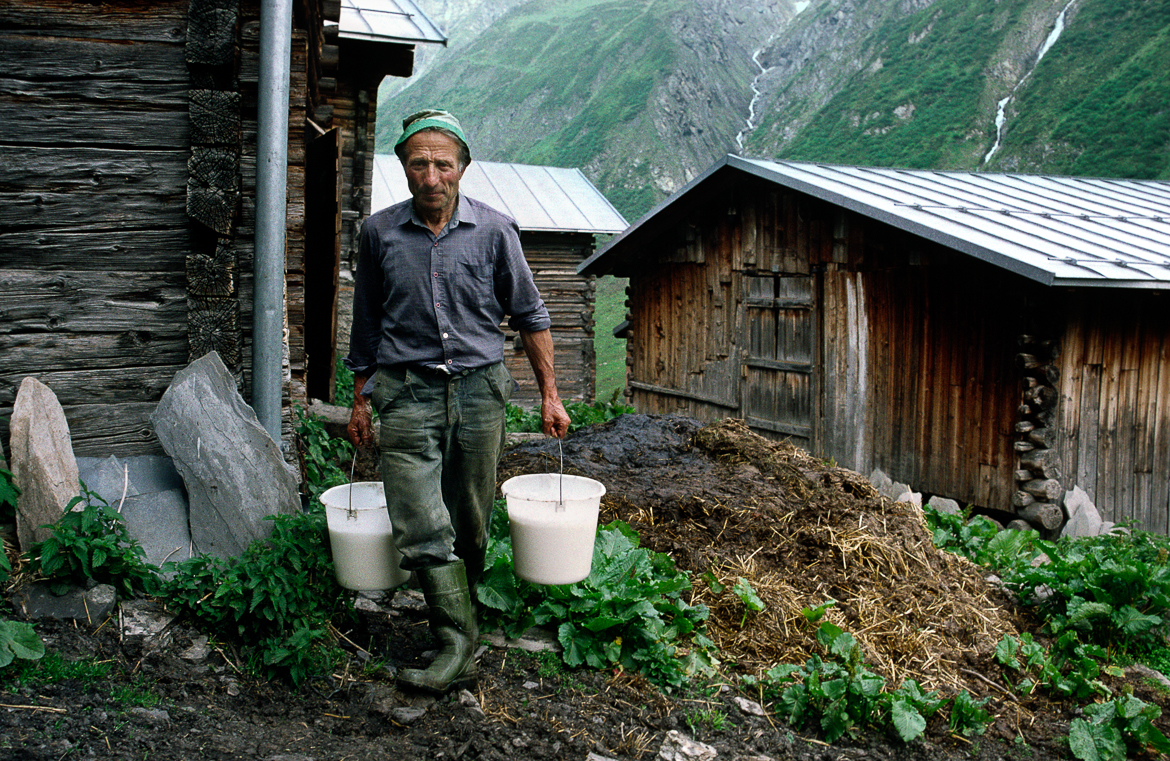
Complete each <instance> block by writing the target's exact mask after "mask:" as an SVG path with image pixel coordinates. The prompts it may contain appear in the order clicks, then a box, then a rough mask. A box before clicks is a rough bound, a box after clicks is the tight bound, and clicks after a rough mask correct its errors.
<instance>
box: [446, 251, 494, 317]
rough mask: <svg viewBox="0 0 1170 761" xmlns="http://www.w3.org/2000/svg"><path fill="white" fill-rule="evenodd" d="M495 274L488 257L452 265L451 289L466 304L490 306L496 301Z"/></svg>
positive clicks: (473, 258) (474, 258)
mask: <svg viewBox="0 0 1170 761" xmlns="http://www.w3.org/2000/svg"><path fill="white" fill-rule="evenodd" d="M494 283H495V273H494V270H493V267H492V263H491V262H490V261H489V260H488V258H487V257H486V256H483V257H472V258H460V259H457V260H456V261H455V262H453V263H452V268H451V288H452V290H454V292H455V294H456V296H457V297H458V298H459V299H460V301H463V302H464V303H472V304H477V305H483V304H488V303H490V302H491V301H493V300H494V299H495V286H494Z"/></svg>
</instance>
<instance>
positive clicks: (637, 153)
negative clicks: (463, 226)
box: [377, 0, 763, 219]
mask: <svg viewBox="0 0 1170 761" xmlns="http://www.w3.org/2000/svg"><path fill="white" fill-rule="evenodd" d="M701 5H702V3H695V2H693V1H692V0H532V2H528V3H524V4H522V5H520V6H518V7H516V8H514V9H513V10H512V11H510V12H509V13H507V14H505V15H504V16H502V17H501V18H500V19H499V20H498V21H496V22H495V23H494V24H493V25H492V26H491V27H490V28H489V29H488V30H486V31H485V32H483V33H482V34H480V35H479V36H478V37H476V38H475V40H474V41H472V42H470V43H469V44H467V45H466V46H465V47H463V48H460V49H459V53H458V55H452V56H448V57H447V58H445V59H443V60H442V61H440V62H438V63H436V64H435V65H434V66H433V67H432V68H431V69H430V70H428V71H427V72H426V73H425V74H424V75H423V76H421V77H419V79H418V80H417V81H416V82H414V83H412V84H411V85H410V86H409V87H407V88H405V89H404V90H402V91H401V92H398V93H396V94H394V95H393V96H391V97H387V98H383V99H381V100H380V102H379V105H378V112H379V114H384V115H390V114H393V115H395V116H398V115H400V114H407V113H410V112H411V111H412V110H415V109H417V108H421V107H431V106H434V107H440V108H448V109H450V110H451V111H453V112H454V113H456V114H458V115H459V116H460V118H461V119H462V121H463V123H464V126H465V127H466V128H467V131H468V133H469V136H470V139H471V140H472V143H473V145H472V153H473V156H478V157H479V158H482V159H488V160H494V161H510V162H519V163H531V164H547V165H553V166H568V167H579V168H581V169H582V170H583V171H584V172H585V173H586V175H587V176H588V177H589V179H590V180H591V181H592V182H593V183H594V184H595V185H597V186H598V187H599V188H601V189H602V190H603V192H604V193H605V194H606V195H607V197H608V198H609V199H610V201H611V202H613V204H614V205H615V206H616V207H617V208H618V209H619V210H620V211H621V212H622V213H623V214H624V215H625V216H626V217H627V218H628V219H636V218H637V217H638V216H640V215H641V214H642V213H643V212H645V211H646V210H648V209H649V208H650V207H651V206H652V205H653V204H654V203H656V202H657V201H659V200H661V199H662V198H663V197H664V196H665V195H666V192H665V191H664V189H663V187H659V186H656V184H655V182H654V176H655V175H657V176H660V177H668V178H672V179H671V182H669V183H668V184H667V185H666V186H665V187H673V186H675V185H681V184H683V182H685V178H688V177H689V176H693V175H694V174H696V173H698V172H699V171H701V170H702V169H704V168H705V167H706V166H707V165H708V164H710V162H711V160H712V158H713V157H716V156H719V155H722V154H723V153H725V152H726V151H728V150H730V147H731V145H732V144H733V142H734V134H735V131H736V130H737V129H738V128H739V126H740V125H741V124H742V119H741V117H740V113H739V112H740V111H743V110H746V108H747V103H748V100H749V98H750V94H749V93H748V91H747V89H746V88H745V87H744V86H743V84H742V83H743V82H744V81H746V80H748V79H750V77H751V71H752V69H753V68H754V67H753V65H752V63H751V60H750V51H748V50H746V49H740V47H738V46H739V45H741V44H749V43H741V41H739V40H737V39H736V38H727V39H726V40H724V41H720V42H719V43H718V45H716V46H712V45H710V44H707V42H706V41H705V40H704V41H701V42H702V44H700V41H696V40H694V39H693V37H694V35H696V34H700V33H702V34H708V35H709V34H711V30H709V29H705V28H704V26H703V24H702V23H699V21H697V20H696V19H693V18H690V16H689V15H688V14H697V13H701V8H700V7H699V6H701ZM711 23H715V22H711ZM676 31H677V32H678V33H677V34H676V33H675V32H676ZM755 33H756V34H757V35H759V34H762V33H763V31H761V30H756V32H755ZM719 46H728V47H729V48H730V50H729V51H723V50H721V49H720V47H719ZM709 55H714V56H717V57H718V56H723V57H725V58H726V59H727V63H726V64H725V65H722V66H718V67H710V66H708V65H707V64H708V63H709V61H708V59H707V56H709ZM704 69H705V70H704ZM668 79H669V80H670V81H667V80H668ZM672 88H673V90H672ZM679 92H685V93H688V94H691V93H695V94H697V95H696V98H695V99H696V100H697V101H701V107H699V108H689V107H687V104H685V103H683V104H678V106H679V111H680V112H681V113H680V114H679V115H676V116H674V117H672V119H671V121H672V122H673V123H672V125H671V130H669V131H667V132H666V133H664V132H663V129H662V127H663V116H662V114H661V113H660V109H661V104H662V103H664V102H671V101H673V102H677V101H679V99H680V95H679ZM691 122H694V124H693V125H692V124H691ZM398 124H399V122H398V120H397V119H396V118H390V117H388V116H387V117H384V118H381V119H379V123H378V131H377V150H378V151H379V152H389V151H391V149H392V145H393V141H394V140H395V139H396V138H397V135H398ZM675 133H678V134H683V135H687V136H688V137H687V138H686V141H685V142H687V145H680V143H679V141H678V140H676V139H675Z"/></svg>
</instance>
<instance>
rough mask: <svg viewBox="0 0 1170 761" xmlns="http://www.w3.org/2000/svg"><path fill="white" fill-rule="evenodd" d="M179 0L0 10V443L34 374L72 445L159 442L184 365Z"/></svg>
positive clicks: (186, 232) (145, 446) (138, 448)
mask: <svg viewBox="0 0 1170 761" xmlns="http://www.w3.org/2000/svg"><path fill="white" fill-rule="evenodd" d="M187 5H188V2H187V0H173V2H165V1H164V2H153V3H151V4H150V5H149V7H146V8H144V7H143V6H142V4H140V3H134V2H129V1H128V0H127V1H125V2H106V3H102V4H101V5H100V6H94V5H89V4H83V3H62V2H50V1H49V0H41V1H33V0H10V1H9V2H5V3H4V4H2V5H0V70H2V71H3V72H4V74H3V77H0V439H3V440H4V441H5V442H7V437H8V417H9V416H10V414H11V412H12V404H13V401H14V400H15V394H16V389H17V387H18V386H19V384H20V381H21V380H22V379H23V378H24V377H25V376H28V375H32V376H35V377H37V378H39V379H40V380H41V381H42V382H44V383H46V384H47V385H48V386H49V387H50V388H52V389H53V391H54V392H55V393H56V394H57V396H58V398H59V399H60V401H61V404H62V405H63V406H64V408H65V412H66V417H67V419H68V421H69V424H70V428H71V432H72V435H73V438H74V447H75V451H76V453H77V454H79V455H94V456H100V455H108V454H118V455H121V454H143V453H149V452H159V451H161V449H160V448H159V446H158V444H157V440H156V439H155V437H154V433H153V430H152V428H151V426H150V423H149V419H148V418H149V415H150V413H151V412H152V411H153V409H154V406H155V403H156V402H157V401H158V399H159V398H160V397H161V395H162V393H163V391H164V390H165V389H166V387H167V385H168V384H169V383H170V381H171V379H172V377H173V376H174V374H175V372H177V371H178V370H179V369H181V368H182V367H183V366H185V365H186V364H187V357H188V335H187V333H188V326H187V288H186V273H185V268H186V264H185V261H186V258H187V256H188V255H189V254H192V253H194V251H195V246H194V243H193V236H192V232H191V226H190V223H189V222H188V220H187V214H186V187H187V175H188V171H187V162H188V158H189V152H190V143H189V121H188V90H189V89H190V82H189V74H188V69H187V65H186V63H185V61H184V49H185V42H186V21H187Z"/></svg>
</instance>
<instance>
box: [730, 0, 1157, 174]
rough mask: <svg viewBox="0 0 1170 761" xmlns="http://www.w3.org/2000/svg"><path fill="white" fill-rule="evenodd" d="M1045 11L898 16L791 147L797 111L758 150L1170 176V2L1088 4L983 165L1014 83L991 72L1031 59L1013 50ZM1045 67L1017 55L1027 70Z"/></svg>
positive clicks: (1014, 2)
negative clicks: (787, 128)
mask: <svg viewBox="0 0 1170 761" xmlns="http://www.w3.org/2000/svg"><path fill="white" fill-rule="evenodd" d="M1035 6H1036V3H1035V2H1034V0H999V2H995V3H989V2H976V3H972V2H969V0H937V2H935V3H933V4H932V5H930V6H929V7H928V8H925V9H922V10H920V11H918V12H916V13H914V14H912V15H910V16H907V17H904V18H899V19H892V20H889V21H887V22H886V23H883V24H881V25H879V26H877V27H876V28H875V29H874V30H873V32H872V33H871V34H870V36H869V38H868V40H867V42H866V45H865V48H864V49H865V53H864V57H863V60H862V61H861V62H860V63H861V68H860V71H859V72H858V73H856V74H854V75H853V76H852V77H851V78H850V79H849V80H848V82H847V84H846V85H845V86H844V87H843V88H842V89H841V90H840V91H839V92H837V93H836V95H835V96H834V97H833V98H832V99H831V100H830V101H829V102H828V104H827V105H826V106H825V107H823V108H821V109H820V110H819V111H818V113H817V114H816V116H815V117H813V118H812V119H811V120H810V122H809V123H808V124H807V126H805V127H804V129H802V130H801V131H800V133H799V134H798V135H797V136H796V137H795V138H794V139H793V140H791V142H789V143H787V145H784V146H782V147H781V146H778V145H777V144H776V141H775V139H774V138H773V134H774V132H775V130H774V127H775V124H776V123H777V122H778V121H779V120H783V119H784V114H782V113H770V114H768V115H767V117H766V118H765V119H764V120H763V122H762V124H761V129H760V130H758V131H757V132H756V133H755V134H754V135H753V138H752V139H751V140H750V141H749V143H748V148H749V149H750V150H751V151H753V152H755V153H757V154H764V155H771V156H776V157H779V158H789V159H795V160H807V161H827V162H834V163H843V164H858V165H866V166H901V167H910V168H920V169H930V168H934V169H987V170H991V171H1027V172H1033V173H1048V174H1072V175H1082V176H1085V175H1091V176H1113V177H1141V178H1158V177H1168V176H1170V174H1168V171H1170V109H1168V108H1167V104H1168V103H1170V0H1155V1H1154V2H1147V1H1144V0H1085V2H1084V3H1082V4H1078V6H1077V7H1075V8H1074V11H1075V13H1074V15H1073V16H1072V18H1071V20H1070V22H1069V24H1068V25H1067V28H1066V29H1065V30H1064V32H1063V34H1062V35H1061V36H1060V38H1059V40H1058V41H1057V42H1056V44H1055V45H1054V46H1053V47H1052V49H1051V50H1050V51H1049V52H1048V53H1047V54H1046V55H1045V56H1044V58H1043V59H1042V60H1040V62H1039V64H1038V65H1036V67H1035V69H1034V70H1032V71H1031V73H1030V74H1029V75H1028V76H1027V77H1026V79H1024V82H1023V84H1022V86H1020V88H1019V89H1018V90H1017V91H1016V92H1015V93H1014V95H1013V97H1012V100H1011V101H1010V103H1009V106H1008V110H1007V117H1008V119H1007V124H1006V129H1005V133H1004V135H1003V141H1002V145H1001V147H1000V148H999V149H998V150H997V151H996V153H995V155H994V156H993V158H992V160H991V162H990V163H989V164H988V165H987V166H984V165H983V158H984V156H985V155H986V153H987V151H988V150H989V149H990V148H991V146H992V145H993V144H994V141H995V123H994V117H995V101H996V100H998V98H999V97H1002V96H1003V95H1005V94H1007V93H1008V92H1010V88H1011V86H1014V82H1013V81H1010V80H1009V81H996V79H995V78H994V77H993V76H992V75H991V74H990V72H993V71H995V70H996V69H997V66H998V65H999V64H1000V63H1001V62H1002V61H1004V60H1005V59H1007V60H1011V59H1012V58H1013V57H1014V58H1016V59H1020V58H1021V57H1022V56H1021V53H1020V51H1018V50H1014V49H1013V45H1014V44H1015V45H1018V40H1019V39H1024V38H1026V37H1027V36H1028V31H1029V30H1028V27H1029V25H1034V24H1035V16H1034V9H1035ZM1036 31H1038V30H1035V29H1033V30H1031V38H1032V39H1033V41H1035V40H1037V39H1042V38H1041V37H1040V36H1039V35H1038V34H1036ZM1039 31H1044V32H1046V31H1047V29H1044V30H1039ZM1034 59H1035V55H1034V54H1031V55H1029V56H1027V57H1026V58H1023V60H1017V62H1018V64H1019V66H1018V67H1017V68H1016V71H1018V72H1020V73H1021V75H1022V74H1023V73H1026V72H1027V71H1028V70H1030V69H1031V67H1032V66H1033V65H1034V63H1035V60H1034ZM1017 81H1018V80H1017ZM992 93H995V96H994V97H992Z"/></svg>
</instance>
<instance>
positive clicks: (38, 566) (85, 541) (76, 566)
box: [27, 484, 158, 597]
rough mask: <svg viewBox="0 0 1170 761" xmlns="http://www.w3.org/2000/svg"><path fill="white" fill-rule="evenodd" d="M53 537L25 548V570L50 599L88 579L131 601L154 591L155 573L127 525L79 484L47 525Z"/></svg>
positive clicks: (156, 580)
mask: <svg viewBox="0 0 1170 761" xmlns="http://www.w3.org/2000/svg"><path fill="white" fill-rule="evenodd" d="M50 528H51V529H52V536H50V537H49V538H48V539H46V540H44V541H42V542H37V543H35V544H33V545H32V547H30V548H29V551H28V553H27V558H28V561H29V568H30V569H31V570H32V571H34V572H38V573H40V574H41V575H42V576H44V577H45V578H46V579H47V580H48V581H49V582H50V589H51V590H52V591H53V592H54V593H55V594H63V593H64V592H65V591H66V590H67V589H68V588H69V587H71V586H74V585H78V584H85V583H86V582H87V581H88V580H90V579H92V580H94V581H97V582H101V583H104V584H110V585H112V586H113V587H115V588H116V589H117V590H118V591H119V593H121V594H123V595H125V596H127V597H134V596H137V595H146V594H153V593H154V592H156V591H157V588H158V568H156V567H155V566H153V565H151V564H150V563H148V562H146V552H145V550H143V549H142V546H141V545H139V544H138V542H137V541H136V540H135V539H134V538H133V537H132V536H130V532H129V530H128V529H127V528H126V522H125V521H124V520H123V519H122V516H121V515H119V514H118V511H117V510H115V509H114V508H112V507H110V505H109V504H107V503H106V501H105V500H104V499H102V497H101V496H100V495H98V494H95V493H94V492H91V491H90V490H89V489H87V488H86V487H85V484H81V495H80V496H77V497H74V498H73V499H72V500H70V501H69V504H68V505H66V507H65V512H64V513H63V514H62V515H61V517H60V518H58V519H57V522H56V523H54V524H52V526H50Z"/></svg>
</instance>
